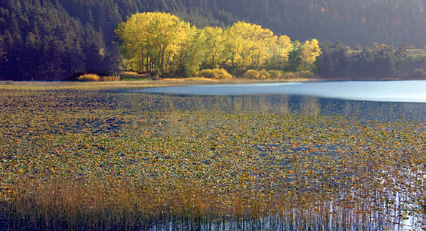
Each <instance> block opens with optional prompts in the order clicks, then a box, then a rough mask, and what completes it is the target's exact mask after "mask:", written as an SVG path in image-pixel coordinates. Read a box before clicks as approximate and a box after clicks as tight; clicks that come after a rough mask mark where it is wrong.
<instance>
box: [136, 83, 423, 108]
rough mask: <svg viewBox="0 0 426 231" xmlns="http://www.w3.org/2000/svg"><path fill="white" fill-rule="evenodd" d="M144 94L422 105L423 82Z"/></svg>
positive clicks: (242, 86)
mask: <svg viewBox="0 0 426 231" xmlns="http://www.w3.org/2000/svg"><path fill="white" fill-rule="evenodd" d="M137 91H138V92H145V93H167V94H184V95H228V96H230V95H299V96H314V97H321V98H336V99H347V100H362V101H378V102H417V103H425V102H426V81H330V82H329V81H326V82H294V83H265V84H238V85H235V84H233V85H208V86H183V87H159V88H148V89H142V90H137Z"/></svg>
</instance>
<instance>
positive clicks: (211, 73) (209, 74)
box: [199, 68, 232, 79]
mask: <svg viewBox="0 0 426 231" xmlns="http://www.w3.org/2000/svg"><path fill="white" fill-rule="evenodd" d="M199 75H200V76H201V77H205V78H211V79H231V78H232V75H231V74H229V73H228V72H227V71H226V70H225V69H222V68H221V69H218V68H216V69H205V70H202V71H200V74H199Z"/></svg>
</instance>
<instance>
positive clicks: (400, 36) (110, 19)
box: [0, 0, 426, 80]
mask: <svg viewBox="0 0 426 231" xmlns="http://www.w3.org/2000/svg"><path fill="white" fill-rule="evenodd" d="M424 4H425V1H424V0H410V1H406V0H375V1H371V0H116V1H113V0H61V1H59V0H2V1H1V2H0V28H1V30H0V79H13V80H31V79H38V80H60V79H65V78H67V77H69V76H71V75H73V74H74V73H76V72H97V73H108V74H111V73H116V72H118V71H119V65H120V52H119V50H118V48H117V44H116V43H115V41H116V40H115V38H114V29H115V28H116V27H117V25H118V24H119V23H120V22H122V21H124V20H126V18H127V17H129V16H130V15H132V14H133V13H136V12H152V11H162V12H170V13H173V14H175V15H177V16H179V17H181V18H183V19H184V20H186V21H189V22H191V23H192V24H194V25H195V26H197V27H199V28H202V27H205V26H220V27H226V26H229V25H231V24H233V23H234V22H236V21H246V22H250V23H255V24H259V25H261V26H262V27H264V28H269V29H271V30H272V31H274V32H275V33H276V34H279V35H280V34H286V35H288V36H289V37H290V38H292V39H295V40H300V41H305V40H307V39H311V38H316V39H318V40H319V41H320V42H324V41H326V40H328V41H332V42H333V43H334V42H335V41H341V43H342V44H346V45H349V46H351V47H353V45H354V44H359V45H360V46H362V47H370V46H372V45H371V44H372V43H374V42H377V43H378V44H387V45H393V47H395V48H398V47H399V46H401V45H402V44H410V45H411V44H412V46H415V47H417V48H422V47H423V46H425V45H426V39H425V38H426V30H425V28H426V16H425V12H424ZM325 46H327V47H325V48H326V49H329V50H328V51H329V52H325V54H327V53H328V54H329V56H330V57H325V56H324V55H323V56H322V59H321V60H320V61H319V66H320V64H321V63H320V62H322V66H325V67H326V69H324V70H320V73H321V72H322V73H331V72H333V73H334V72H336V70H339V68H342V67H341V66H339V65H341V64H342V63H344V62H345V59H342V60H341V59H338V58H337V54H334V53H333V52H334V51H336V50H339V49H340V48H338V47H339V46H340V45H335V46H334V47H332V45H331V44H325ZM342 49H343V50H344V48H342ZM369 50H370V51H371V49H366V50H365V52H364V53H361V54H362V55H366V56H368V55H371V54H370V53H368V51H369ZM383 50H384V49H378V50H377V51H378V52H379V51H383ZM332 51H333V52H332ZM330 52H331V53H330ZM339 52H340V50H339ZM341 52H343V53H344V52H346V51H341ZM378 52H376V53H378ZM384 52H386V50H384ZM392 53H393V54H394V55H396V56H395V57H399V56H398V55H399V54H398V53H396V52H392ZM331 56H333V57H331ZM382 56H383V55H382ZM330 60H333V65H331V66H330V65H326V64H327V63H330ZM360 60H361V59H360ZM393 60H397V58H395V59H393ZM359 62H362V61H359ZM395 62H396V63H395V65H393V67H394V68H397V67H398V65H397V64H398V63H397V62H398V61H395ZM335 63H336V64H335ZM359 65H361V64H359ZM388 65H391V64H388ZM391 66H392V65H391ZM352 67H353V68H355V66H354V65H352ZM372 68H373V67H372ZM386 70H388V69H386ZM339 73H343V71H342V70H340V72H339Z"/></svg>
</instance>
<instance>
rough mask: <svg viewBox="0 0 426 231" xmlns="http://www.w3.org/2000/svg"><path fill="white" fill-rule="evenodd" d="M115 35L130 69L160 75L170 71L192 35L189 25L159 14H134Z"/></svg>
mask: <svg viewBox="0 0 426 231" xmlns="http://www.w3.org/2000/svg"><path fill="white" fill-rule="evenodd" d="M192 30H193V29H192ZM115 33H116V36H117V37H118V38H119V39H120V41H121V48H122V50H123V51H124V52H123V53H124V57H125V58H126V60H127V62H128V63H129V64H130V66H131V67H132V68H134V69H136V70H138V71H146V72H154V73H159V74H161V75H164V74H167V73H169V71H170V70H172V69H173V67H172V65H173V64H176V63H177V62H174V58H175V56H176V55H177V54H178V53H179V51H180V49H181V48H182V46H183V45H184V44H185V43H186V42H188V40H190V39H188V36H191V35H192V33H191V26H190V24H189V23H187V22H184V21H182V20H181V19H179V18H178V17H176V16H174V15H171V14H169V13H160V12H153V13H151V12H149V13H137V14H134V15H132V16H131V17H130V18H128V19H127V21H125V22H123V23H121V24H120V25H119V26H118V28H117V29H116V30H115Z"/></svg>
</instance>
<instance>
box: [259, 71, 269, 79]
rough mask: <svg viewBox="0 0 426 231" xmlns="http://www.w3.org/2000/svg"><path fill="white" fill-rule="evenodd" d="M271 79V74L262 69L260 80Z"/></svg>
mask: <svg viewBox="0 0 426 231" xmlns="http://www.w3.org/2000/svg"><path fill="white" fill-rule="evenodd" d="M270 77H271V74H269V72H268V71H267V70H265V69H262V70H261V71H260V72H259V78H261V79H269V78H270Z"/></svg>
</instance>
